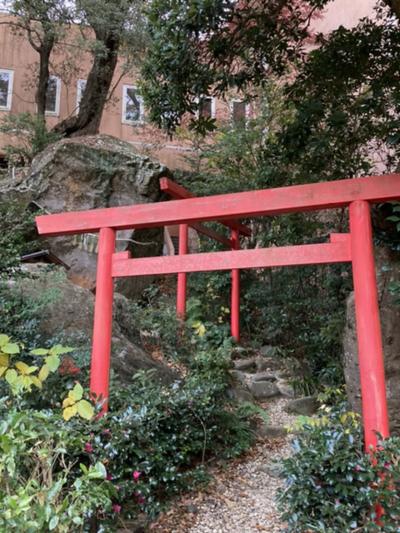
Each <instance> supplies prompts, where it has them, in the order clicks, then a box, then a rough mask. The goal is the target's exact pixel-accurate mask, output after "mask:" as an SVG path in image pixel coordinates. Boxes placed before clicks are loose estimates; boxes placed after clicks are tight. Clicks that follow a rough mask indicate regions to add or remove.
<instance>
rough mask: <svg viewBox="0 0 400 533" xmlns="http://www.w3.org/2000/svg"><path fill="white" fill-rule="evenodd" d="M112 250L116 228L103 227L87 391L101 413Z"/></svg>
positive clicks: (107, 365) (106, 372)
mask: <svg viewBox="0 0 400 533" xmlns="http://www.w3.org/2000/svg"><path fill="white" fill-rule="evenodd" d="M114 249H115V231H114V230H113V229H110V228H102V229H101V230H100V234H99V252H98V258H97V279H96V301H95V308H94V326H93V345H92V361H91V369H90V392H91V394H92V395H93V397H94V398H95V399H99V400H100V401H101V402H103V403H102V412H103V413H104V412H106V411H107V409H108V396H109V378H110V360H111V334H112V306H113V278H112V258H113V253H114Z"/></svg>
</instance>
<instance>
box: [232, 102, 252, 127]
mask: <svg viewBox="0 0 400 533" xmlns="http://www.w3.org/2000/svg"><path fill="white" fill-rule="evenodd" d="M235 103H239V104H243V103H244V104H245V112H244V123H245V124H247V121H248V120H249V117H250V105H249V104H248V103H247V104H246V103H245V102H244V100H241V99H240V98H234V99H233V100H231V101H230V105H229V107H230V115H231V124H232V125H234V124H235V122H234V120H233V105H234V104H235Z"/></svg>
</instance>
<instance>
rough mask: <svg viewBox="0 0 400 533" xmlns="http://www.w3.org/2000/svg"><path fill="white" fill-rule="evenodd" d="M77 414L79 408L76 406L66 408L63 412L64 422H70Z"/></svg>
mask: <svg viewBox="0 0 400 533" xmlns="http://www.w3.org/2000/svg"><path fill="white" fill-rule="evenodd" d="M77 412H78V408H77V406H76V405H71V407H66V408H65V409H64V410H63V418H64V420H69V419H70V418H72V417H73V416H75V415H76V413H77Z"/></svg>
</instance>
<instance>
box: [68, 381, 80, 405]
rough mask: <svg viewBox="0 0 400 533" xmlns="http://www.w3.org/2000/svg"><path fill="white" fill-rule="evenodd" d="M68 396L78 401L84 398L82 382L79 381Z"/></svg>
mask: <svg viewBox="0 0 400 533" xmlns="http://www.w3.org/2000/svg"><path fill="white" fill-rule="evenodd" d="M68 396H69V397H70V398H72V399H73V400H75V401H76V402H78V401H79V400H81V399H82V396H83V388H82V385H81V384H80V383H77V384H76V385H75V387H74V388H73V389H72V390H71V391H70V392H69V394H68Z"/></svg>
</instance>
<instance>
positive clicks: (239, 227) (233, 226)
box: [160, 178, 251, 342]
mask: <svg viewBox="0 0 400 533" xmlns="http://www.w3.org/2000/svg"><path fill="white" fill-rule="evenodd" d="M160 189H161V190H162V191H163V192H165V193H167V194H168V195H169V196H171V197H172V198H175V199H176V200H182V199H185V198H186V199H187V198H195V195H194V194H192V193H191V192H190V191H188V190H187V189H185V188H184V187H182V186H181V185H178V184H177V183H175V182H173V181H172V180H170V179H169V178H161V179H160ZM217 222H220V223H221V224H223V225H224V226H226V227H228V228H229V229H230V230H231V238H230V239H228V238H226V237H225V236H224V235H220V234H219V233H217V232H216V231H213V230H212V229H210V228H207V227H206V226H204V224H200V223H199V222H195V223H192V224H180V225H179V250H178V253H179V255H185V254H187V253H188V228H189V225H190V227H192V228H193V229H195V230H196V231H197V232H198V233H202V234H203V235H206V236H207V237H210V238H211V239H213V240H215V241H217V242H220V243H221V244H225V246H228V248H231V249H232V250H239V249H240V237H241V236H245V237H249V236H250V235H251V229H250V228H249V227H247V226H244V225H243V224H240V223H239V222H237V221H236V220H220V221H217ZM231 280H232V287H231V335H232V337H233V338H234V339H235V341H236V342H239V341H240V270H239V269H237V268H234V269H232V272H231ZM186 288H187V274H186V272H179V273H178V283H177V293H176V311H177V315H178V317H179V318H181V319H184V318H185V316H186Z"/></svg>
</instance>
